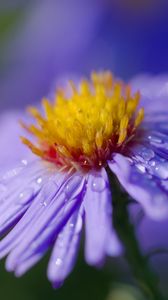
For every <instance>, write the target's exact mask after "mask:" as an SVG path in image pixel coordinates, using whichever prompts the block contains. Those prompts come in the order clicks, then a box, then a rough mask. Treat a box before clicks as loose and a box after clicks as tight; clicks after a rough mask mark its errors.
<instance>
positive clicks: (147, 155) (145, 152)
mask: <svg viewBox="0 0 168 300" xmlns="http://www.w3.org/2000/svg"><path fill="white" fill-rule="evenodd" d="M141 156H142V157H143V159H144V160H146V161H149V160H151V159H152V158H154V157H155V153H154V151H153V150H151V149H147V148H143V149H142V152H141Z"/></svg>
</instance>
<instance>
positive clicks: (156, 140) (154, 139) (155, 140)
mask: <svg viewBox="0 0 168 300" xmlns="http://www.w3.org/2000/svg"><path fill="white" fill-rule="evenodd" d="M148 139H149V140H150V141H151V142H152V143H157V144H161V143H162V139H161V138H159V137H158V136H156V135H149V136H148Z"/></svg>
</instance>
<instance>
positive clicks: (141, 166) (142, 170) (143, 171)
mask: <svg viewBox="0 0 168 300" xmlns="http://www.w3.org/2000/svg"><path fill="white" fill-rule="evenodd" d="M136 167H137V168H138V170H139V171H140V172H141V173H145V172H146V168H145V166H143V165H141V164H136Z"/></svg>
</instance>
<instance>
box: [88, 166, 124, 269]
mask: <svg viewBox="0 0 168 300" xmlns="http://www.w3.org/2000/svg"><path fill="white" fill-rule="evenodd" d="M84 208H85V223H86V225H85V226H86V247H85V256H86V260H87V262H88V263H89V264H91V265H100V264H102V263H103V261H104V258H105V255H106V254H109V255H118V254H120V252H121V246H120V244H119V242H118V239H117V237H116V235H115V232H114V230H113V228H112V206H111V193H110V188H109V182H108V178H107V174H106V172H105V170H104V169H102V170H101V171H100V172H97V173H90V174H89V176H88V186H87V191H86V195H85V197H84Z"/></svg>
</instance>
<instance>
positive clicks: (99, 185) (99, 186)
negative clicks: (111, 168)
mask: <svg viewBox="0 0 168 300" xmlns="http://www.w3.org/2000/svg"><path fill="white" fill-rule="evenodd" d="M105 187H106V182H105V180H104V178H103V177H101V176H97V177H94V179H93V181H92V189H93V191H94V192H102V191H103V190H104V189H105Z"/></svg>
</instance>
